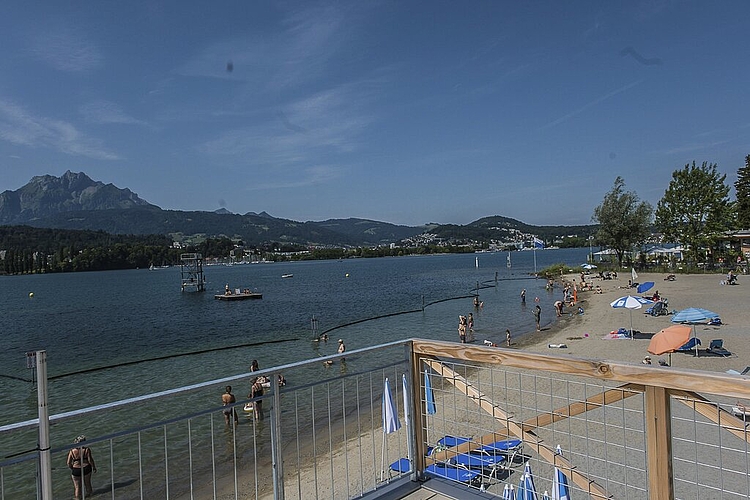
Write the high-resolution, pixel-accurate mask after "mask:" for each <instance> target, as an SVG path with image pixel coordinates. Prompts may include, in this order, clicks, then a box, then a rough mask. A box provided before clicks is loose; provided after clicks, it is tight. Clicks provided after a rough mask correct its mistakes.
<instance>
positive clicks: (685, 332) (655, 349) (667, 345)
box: [648, 325, 693, 356]
mask: <svg viewBox="0 0 750 500" xmlns="http://www.w3.org/2000/svg"><path fill="white" fill-rule="evenodd" d="M692 332H693V329H692V328H691V327H690V326H688V325H672V326H669V327H667V328H664V329H663V330H661V331H659V333H657V334H656V335H654V336H653V337H651V343H649V344H648V352H650V353H651V354H654V355H657V356H658V355H659V354H664V353H667V352H673V351H675V350H677V349H679V348H680V347H682V346H683V345H685V344H686V343H687V341H688V340H690V334H691V333H692Z"/></svg>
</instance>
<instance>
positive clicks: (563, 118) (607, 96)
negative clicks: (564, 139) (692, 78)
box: [539, 80, 645, 130]
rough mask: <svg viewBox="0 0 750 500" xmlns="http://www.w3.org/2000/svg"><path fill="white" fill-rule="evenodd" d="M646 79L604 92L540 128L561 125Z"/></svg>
mask: <svg viewBox="0 0 750 500" xmlns="http://www.w3.org/2000/svg"><path fill="white" fill-rule="evenodd" d="M644 81H645V80H637V81H635V82H632V83H629V84H627V85H624V86H622V87H620V88H619V89H615V90H613V91H612V92H609V93H607V94H604V95H603V96H601V97H597V98H596V99H594V100H593V101H590V102H588V103H586V104H584V105H583V106H581V107H580V108H578V109H576V110H574V111H571V112H570V113H568V114H566V115H564V116H561V117H560V118H558V119H557V120H554V121H551V122H549V123H548V124H546V125H544V126H543V127H540V128H539V130H545V129H548V128H552V127H554V126H556V125H560V124H561V123H564V122H566V121H568V120H570V119H571V118H573V117H574V116H577V115H580V114H581V113H583V112H584V111H586V110H587V109H590V108H593V107H594V106H596V105H597V104H601V103H603V102H604V101H606V100H607V99H610V98H612V97H614V96H616V95H618V94H622V93H623V92H625V91H627V90H630V89H632V88H633V87H635V86H637V85H640V84H641V83H643V82H644Z"/></svg>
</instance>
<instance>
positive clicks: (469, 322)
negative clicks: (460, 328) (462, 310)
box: [466, 313, 474, 342]
mask: <svg viewBox="0 0 750 500" xmlns="http://www.w3.org/2000/svg"><path fill="white" fill-rule="evenodd" d="M466 326H467V327H468V328H469V342H473V341H474V315H473V314H472V313H469V318H468V319H467V320H466Z"/></svg>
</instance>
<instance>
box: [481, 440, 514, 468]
mask: <svg viewBox="0 0 750 500" xmlns="http://www.w3.org/2000/svg"><path fill="white" fill-rule="evenodd" d="M522 451H523V441H521V440H520V439H505V440H503V441H496V442H494V443H491V444H486V445H484V446H482V447H480V448H477V449H476V450H472V451H471V453H475V454H482V455H494V456H503V457H505V460H506V461H507V465H508V466H509V467H513V464H515V463H516V457H517V456H518V455H522ZM519 463H520V464H521V465H523V460H521V461H520V462H519Z"/></svg>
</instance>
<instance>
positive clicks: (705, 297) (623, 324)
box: [219, 273, 750, 498]
mask: <svg viewBox="0 0 750 500" xmlns="http://www.w3.org/2000/svg"><path fill="white" fill-rule="evenodd" d="M629 277H630V274H629V273H627V274H622V275H620V277H619V279H615V280H602V279H599V278H595V277H594V276H593V275H591V276H586V280H587V281H592V282H593V285H594V286H596V285H598V286H599V287H600V288H601V293H597V292H595V291H584V292H578V304H577V305H576V307H566V308H565V310H564V313H563V315H562V317H559V318H556V320H555V321H554V322H552V323H551V324H547V325H543V327H542V331H540V332H531V333H527V334H524V335H518V336H517V337H515V338H514V339H513V344H512V346H511V348H512V349H520V350H526V351H532V352H540V353H546V354H553V355H558V356H572V357H576V358H589V359H598V360H604V361H607V360H609V361H624V362H631V363H638V364H640V363H641V362H642V360H643V358H644V356H646V355H648V352H647V348H648V345H649V342H650V336H651V335H652V334H654V333H656V332H658V331H659V330H661V329H663V328H665V327H668V326H670V325H672V322H671V318H672V315H671V314H668V315H664V316H658V317H654V316H650V315H647V314H644V311H645V310H646V308H647V307H648V306H645V307H644V308H643V309H640V310H633V311H632V326H633V328H634V330H636V331H638V332H641V333H640V334H638V335H636V338H635V339H630V338H622V339H610V338H605V337H608V336H609V335H608V334H609V333H610V332H612V331H616V330H618V329H619V328H626V329H629V328H630V321H631V316H630V314H631V312H630V311H629V310H627V309H614V308H612V307H610V303H611V302H612V301H614V300H615V299H617V298H618V297H622V296H624V295H651V294H653V293H654V292H655V291H657V290H658V293H659V294H660V296H661V297H663V298H666V299H667V300H668V309H669V311H670V312H672V311H678V310H681V309H684V308H688V307H701V308H704V309H708V310H710V311H713V312H716V313H718V314H719V316H720V318H721V320H722V325H720V326H708V325H697V326H696V333H697V336H698V338H699V339H701V341H702V346H701V349H705V348H706V347H708V345H709V343H710V341H711V340H712V339H722V340H723V342H724V347H725V348H726V349H728V350H729V351H730V352H731V353H732V354H731V356H728V357H718V356H699V357H695V356H694V355H692V354H685V353H674V354H673V355H672V366H674V367H677V368H684V369H692V370H707V371H717V372H725V371H726V370H729V369H732V370H736V371H740V372H741V371H742V370H743V369H744V368H745V367H746V366H749V365H750V343H748V342H747V340H746V338H745V337H746V335H747V325H750V309H749V308H748V307H747V303H748V298H750V293H748V287H750V281H748V282H747V283H745V277H744V276H740V278H739V283H740V285H738V286H725V285H722V284H720V282H721V281H722V280H723V279H724V277H725V276H724V275H720V274H703V275H677V276H676V279H675V280H674V281H665V280H664V275H662V274H658V275H657V274H648V273H642V274H641V273H639V277H638V281H639V282H641V283H643V282H646V281H653V282H654V283H655V286H654V287H653V288H652V289H651V290H649V291H648V292H646V293H645V294H638V293H637V291H636V290H635V289H634V288H627V284H628V278H629ZM574 279H575V280H576V282H578V283H580V273H575V274H573V273H571V274H569V275H565V276H561V277H560V279H559V280H558V281H557V283H556V284H555V291H554V294H553V296H551V297H549V298H547V299H545V300H546V301H549V302H550V303H545V302H541V303H540V306H541V307H542V308H544V309H546V310H547V311H548V312H549V311H552V310H553V307H554V306H553V302H554V301H555V300H558V299H562V296H563V291H562V283H563V282H565V281H567V282H572V281H573V280H574ZM579 305H580V306H581V307H582V308H583V309H584V312H583V314H578V312H577V307H578V306H579ZM496 329H497V331H498V332H502V331H504V328H503V326H502V325H497V328H496ZM478 340H479V341H480V342H481V339H478ZM550 344H553V345H554V344H565V345H566V346H567V347H566V348H551V347H549V345H550ZM651 357H652V362H653V364H654V365H658V362H659V360H660V359H663V360H664V361H667V360H668V359H669V358H668V355H666V354H665V355H662V356H655V355H651ZM665 369H666V368H665ZM438 404H440V401H438ZM465 419H466V420H467V421H474V420H475V419H477V420H482V419H483V417H481V416H476V415H468V414H467V415H466V416H465ZM434 432H438V433H439V432H445V433H456V432H458V431H457V430H451V429H450V428H442V426H441V428H440V429H435V430H434ZM378 435H380V434H378ZM362 437H363V436H357V437H354V438H352V439H350V441H349V443H348V444H347V446H346V449H347V450H351V449H356V450H357V453H358V454H360V455H362V456H365V457H373V456H374V457H379V456H380V454H381V450H380V448H381V443H380V442H379V439H375V440H373V439H369V438H367V436H364V437H365V439H362ZM389 439H391V438H389ZM347 453H348V452H347ZM318 460H319V461H320V462H321V463H326V464H328V463H330V464H331V469H329V470H345V465H344V464H345V461H346V453H345V452H344V448H343V447H339V448H338V449H335V450H334V451H333V456H332V457H331V456H328V455H327V454H326V456H325V457H319V459H318ZM363 469H365V470H362V471H358V473H357V474H354V475H352V476H350V478H349V481H348V483H349V484H347V481H341V479H343V478H338V479H337V481H336V484H335V486H334V485H333V484H332V481H331V480H330V477H329V475H328V474H327V473H326V472H325V471H318V472H317V474H318V477H317V479H318V481H317V483H318V485H319V490H318V494H319V495H322V496H323V497H327V498H331V497H335V498H346V496H347V491H350V492H351V491H357V490H358V489H359V488H360V487H361V486H362V485H361V484H359V477H360V474H359V472H362V473H363V477H373V476H377V475H378V474H379V473H380V470H379V469H380V467H379V464H374V465H365V467H363ZM290 473H291V474H290ZM287 474H289V475H290V476H295V477H294V480H296V479H297V478H296V475H297V471H293V472H292V471H287ZM299 477H300V481H301V484H303V485H310V484H312V482H313V481H315V475H314V472H313V471H312V470H302V471H299ZM290 479H291V477H290ZM223 486H224V487H223V488H220V495H219V498H234V496H233V492H232V491H230V490H231V488H228V487H227V486H228V485H223ZM331 489H333V491H331ZM269 493H270V492H269ZM260 496H261V497H262V498H271V497H272V495H270V494H264V493H261V495H260ZM288 496H289V497H290V498H296V495H295V494H294V493H293V492H288ZM305 497H307V494H306V493H305V492H304V491H303V493H302V495H301V498H305ZM241 498H245V497H244V496H241Z"/></svg>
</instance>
